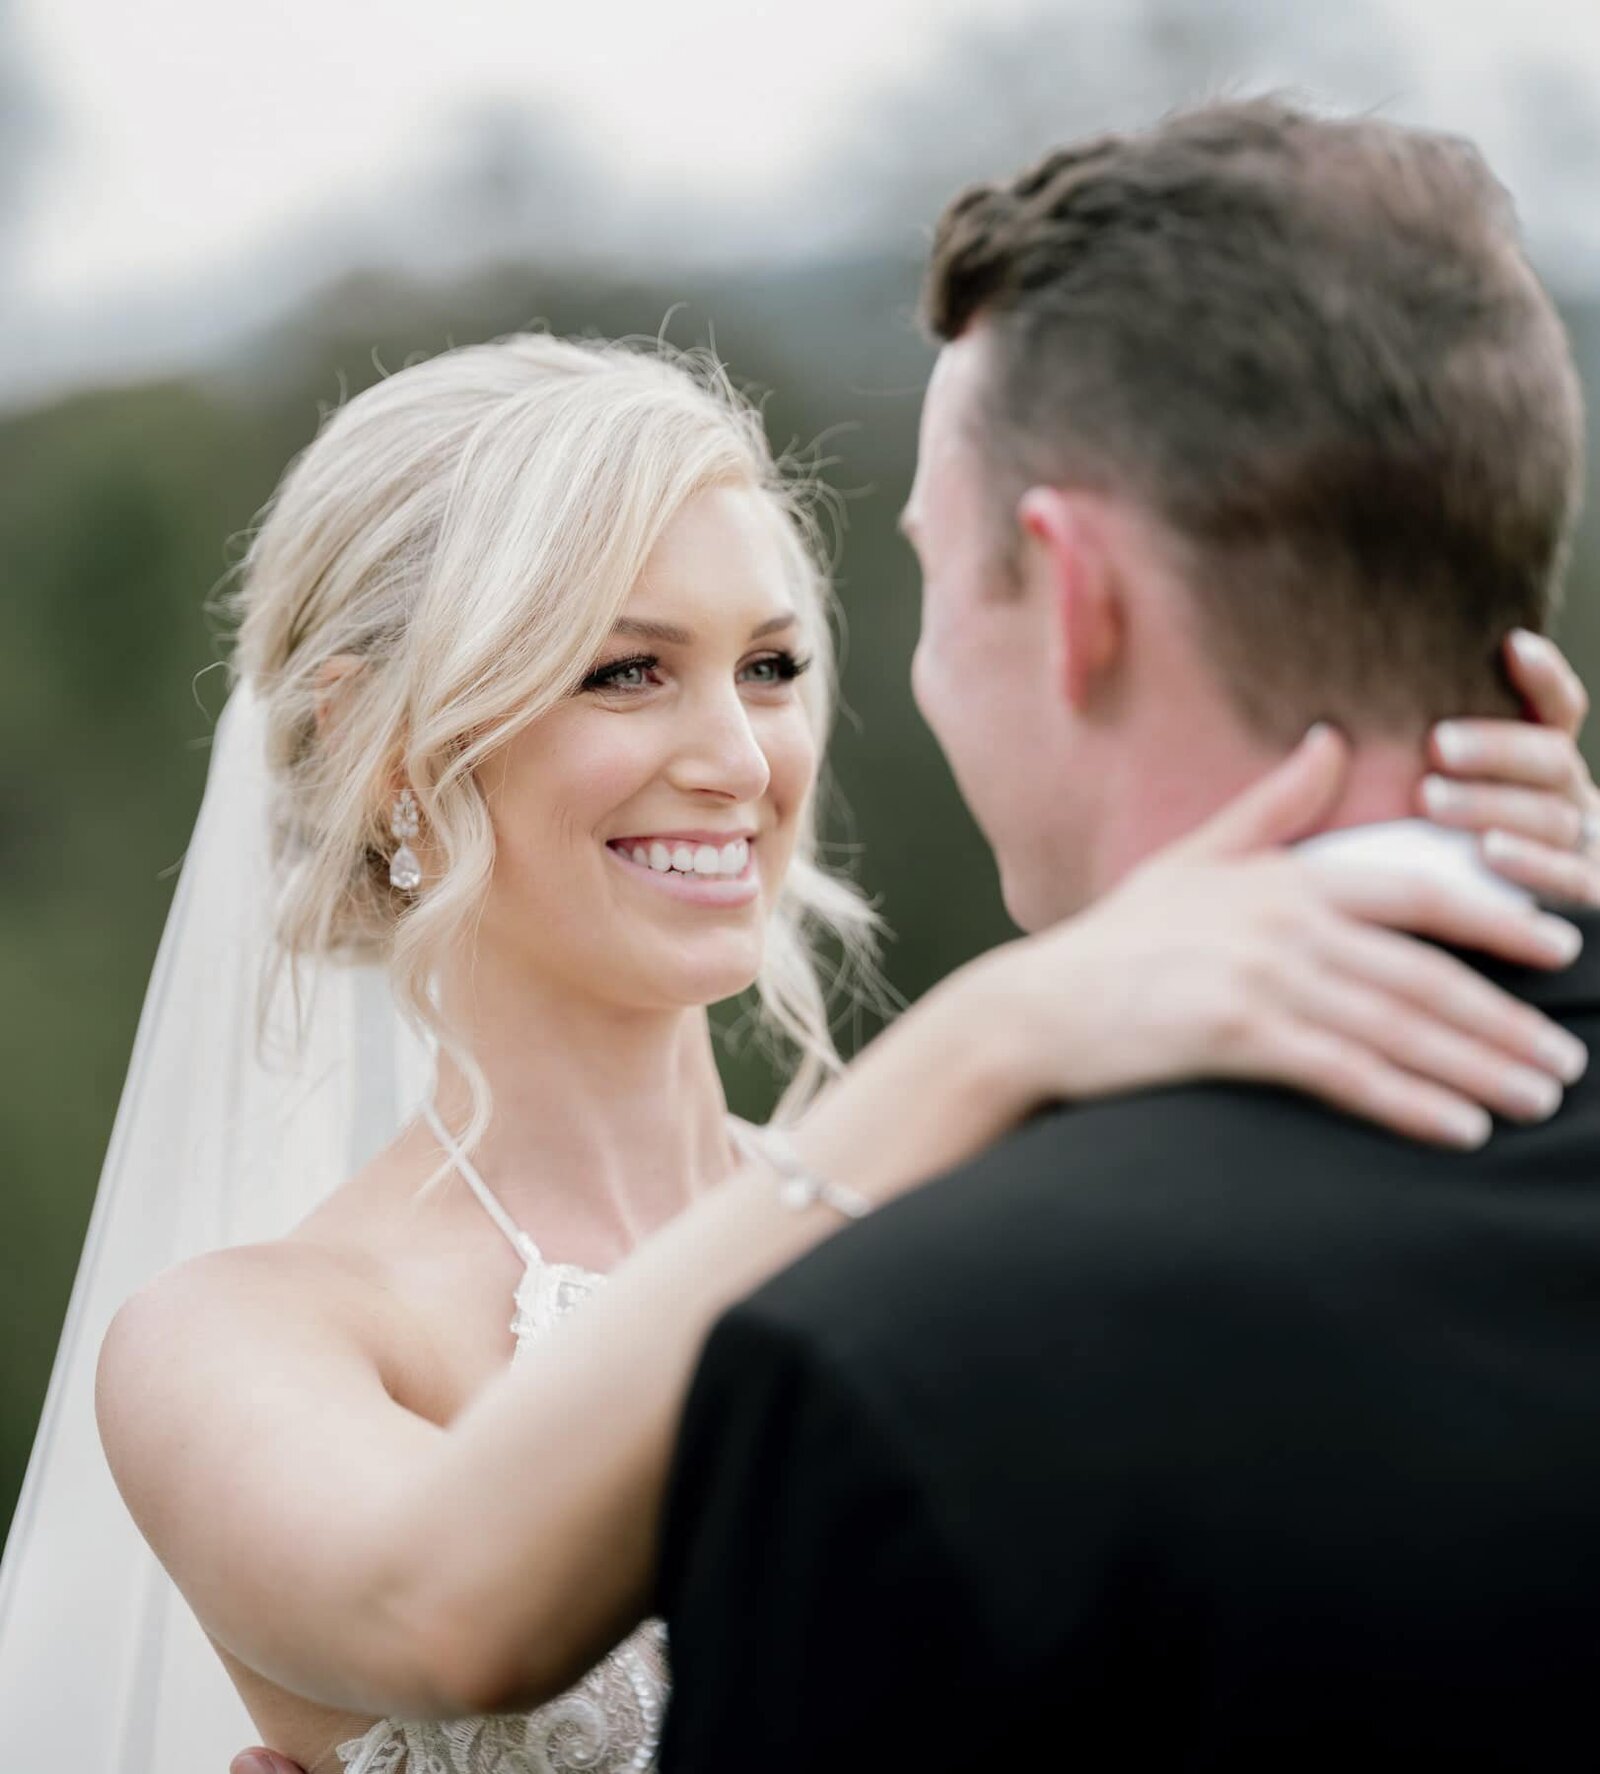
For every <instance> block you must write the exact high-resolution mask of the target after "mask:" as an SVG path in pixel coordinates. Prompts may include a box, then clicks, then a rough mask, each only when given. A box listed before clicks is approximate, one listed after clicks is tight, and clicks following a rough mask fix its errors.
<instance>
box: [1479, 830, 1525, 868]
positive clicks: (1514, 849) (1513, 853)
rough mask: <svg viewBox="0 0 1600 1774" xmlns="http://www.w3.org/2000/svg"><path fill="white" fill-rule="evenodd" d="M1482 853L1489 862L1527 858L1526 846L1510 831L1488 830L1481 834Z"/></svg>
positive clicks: (1514, 860)
mask: <svg viewBox="0 0 1600 1774" xmlns="http://www.w3.org/2000/svg"><path fill="white" fill-rule="evenodd" d="M1483 853H1484V855H1485V856H1487V857H1488V858H1489V860H1490V862H1516V861H1518V860H1519V859H1520V860H1523V861H1525V860H1526V859H1527V854H1528V847H1527V845H1526V844H1524V843H1523V842H1522V840H1521V839H1520V838H1514V837H1512V835H1511V834H1510V832H1502V831H1489V832H1485V833H1484V834H1483Z"/></svg>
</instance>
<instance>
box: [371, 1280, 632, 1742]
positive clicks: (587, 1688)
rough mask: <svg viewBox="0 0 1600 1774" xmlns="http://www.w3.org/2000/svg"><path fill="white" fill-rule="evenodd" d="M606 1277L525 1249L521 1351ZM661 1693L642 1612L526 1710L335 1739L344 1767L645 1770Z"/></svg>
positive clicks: (518, 1324)
mask: <svg viewBox="0 0 1600 1774" xmlns="http://www.w3.org/2000/svg"><path fill="white" fill-rule="evenodd" d="M604 1280H605V1277H604V1276H603V1275H597V1274H595V1273H594V1272H593V1271H592V1270H588V1269H580V1268H578V1267H576V1265H574V1264H572V1263H547V1262H545V1261H544V1260H543V1258H541V1257H537V1256H530V1257H529V1261H528V1266H527V1269H526V1271H525V1272H524V1274H523V1277H522V1282H521V1284H520V1285H519V1287H518V1288H517V1297H516V1313H515V1316H514V1317H513V1318H512V1320H511V1329H512V1331H513V1332H514V1333H515V1335H516V1339H517V1347H516V1352H515V1354H513V1356H512V1361H513V1362H515V1361H516V1359H517V1357H518V1356H520V1355H521V1353H522V1351H523V1350H524V1349H526V1348H527V1347H528V1346H529V1345H530V1344H531V1343H532V1342H533V1341H535V1339H536V1338H538V1337H539V1336H540V1335H541V1334H542V1333H543V1332H544V1331H546V1330H548V1329H549V1327H550V1326H551V1325H552V1324H554V1323H555V1322H556V1320H557V1319H558V1318H560V1317H562V1316H563V1315H564V1314H565V1313H567V1312H570V1311H571V1310H572V1309H573V1308H574V1307H575V1306H578V1305H581V1304H582V1302H583V1301H584V1300H586V1299H588V1298H589V1296H590V1295H591V1294H592V1293H594V1292H595V1290H596V1289H597V1288H598V1287H600V1286H601V1284H602V1283H603V1282H604ZM666 1700H667V1633H666V1628H665V1626H663V1624H662V1623H661V1622H660V1621H659V1620H647V1621H646V1622H645V1623H644V1625H643V1626H641V1627H640V1628H639V1629H638V1631H637V1632H635V1633H634V1634H633V1635H632V1637H630V1638H628V1639H625V1640H624V1641H623V1642H622V1643H621V1644H620V1645H618V1646H617V1647H616V1649H615V1650H613V1651H610V1652H608V1653H607V1655H606V1656H605V1657H603V1658H602V1659H601V1660H600V1662H599V1663H597V1664H596V1665H595V1666H594V1668H593V1669H591V1670H590V1671H589V1673H588V1674H587V1675H586V1676H585V1677H584V1678H583V1680H582V1681H580V1682H579V1683H578V1684H577V1686H576V1687H573V1688H569V1689H568V1690H567V1692H566V1693H565V1694H562V1695H561V1696H560V1697H559V1698H557V1699H555V1700H552V1701H550V1702H549V1703H548V1704H547V1705H545V1706H541V1707H538V1708H536V1709H535V1710H534V1711H533V1712H531V1713H494V1714H489V1715H485V1716H483V1717H480V1718H470V1719H449V1720H442V1721H434V1720H428V1721H425V1722H422V1723H413V1722H409V1721H406V1720H403V1719H380V1720H379V1721H378V1722H377V1723H376V1724H375V1725H373V1726H372V1728H371V1729H370V1730H369V1731H368V1732H367V1734H366V1735H365V1736H364V1737H353V1738H351V1739H350V1740H349V1741H348V1742H346V1743H341V1744H340V1745H339V1746H338V1756H339V1760H340V1762H341V1764H342V1765H343V1769H344V1774H647V1771H648V1770H653V1769H654V1767H655V1756H656V1745H657V1743H658V1741H659V1739H660V1735H661V1720H662V1715H663V1713H664V1712H665V1710H666Z"/></svg>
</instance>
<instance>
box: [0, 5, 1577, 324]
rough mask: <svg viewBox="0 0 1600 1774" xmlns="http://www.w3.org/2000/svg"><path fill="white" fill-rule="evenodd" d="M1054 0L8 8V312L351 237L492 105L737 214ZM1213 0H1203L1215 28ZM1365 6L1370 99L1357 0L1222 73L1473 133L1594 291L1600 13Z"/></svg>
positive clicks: (155, 292) (1294, 10) (1302, 19)
mask: <svg viewBox="0 0 1600 1774" xmlns="http://www.w3.org/2000/svg"><path fill="white" fill-rule="evenodd" d="M1040 3H1041V0H802V3H801V4H793V3H791V4H786V5H782V6H776V5H768V4H763V3H762V0H676V3H674V0H606V3H605V4H603V5H595V4H584V3H583V0H561V3H560V4H558V5H554V6H548V5H546V4H543V3H542V0H249V3H243V4H241V3H240V0H10V9H11V16H12V23H13V28H14V33H15V35H16V36H17V38H18V39H19V47H20V50H21V55H22V62H23V72H24V74H25V75H26V76H27V77H28V79H29V80H30V81H31V84H32V85H33V87H34V89H35V91H36V95H37V98H38V100H39V103H40V109H41V112H42V114H43V116H44V117H45V119H46V129H47V133H46V135H45V137H44V141H43V146H42V147H41V149H40V151H39V155H38V158H37V160H36V162H35V163H34V166H33V171H32V176H31V178H30V180H29V184H28V197H27V203H26V207H25V209H24V211H23V213H22V216H21V219H20V223H19V229H20V232H19V235H18V236H17V237H16V238H15V239H14V240H13V242H12V243H11V247H10V252H9V254H8V259H9V265H8V270H9V275H10V278H11V290H10V296H11V301H12V304H13V305H14V306H15V307H17V308H19V309H20V310H21V311H23V314H24V318H25V319H26V316H27V315H28V314H30V313H31V314H32V315H33V316H34V317H36V318H37V317H38V316H40V315H45V316H53V317H54V321H55V323H56V324H57V325H58V326H59V325H61V324H62V323H63V321H64V318H65V317H66V316H68V315H72V314H74V313H76V314H78V315H80V316H81V315H82V314H84V313H86V312H88V311H89V310H91V309H98V310H99V311H100V312H102V313H104V312H105V311H106V305H107V304H108V303H111V302H115V303H118V304H126V306H127V311H128V312H130V313H131V312H133V311H134V310H136V309H138V308H139V307H140V306H141V304H142V305H143V307H144V309H145V310H146V312H148V311H149V310H150V309H151V308H152V307H155V306H159V304H160V303H161V302H162V301H163V300H166V299H167V297H166V296H164V295H163V292H172V291H178V292H181V291H184V290H188V291H189V292H190V293H191V295H192V294H193V292H194V291H195V290H196V289H197V288H202V287H204V286H206V285H207V284H208V282H209V281H213V280H218V279H222V280H224V281H225V280H226V279H227V278H229V277H232V278H233V279H234V280H235V287H236V288H237V287H241V286H247V285H248V284H249V283H250V281H251V279H252V278H253V277H255V276H256V269H257V268H258V267H260V266H263V265H271V264H272V263H273V262H274V259H273V255H274V253H275V252H279V248H280V246H281V245H282V243H286V242H292V241H293V240H294V239H295V238H296V236H297V234H303V233H305V231H306V230H308V229H311V228H314V227H315V225H316V223H317V220H318V218H319V217H329V216H331V217H335V218H341V219H340V220H338V221H335V222H334V223H332V224H330V227H331V229H332V231H333V232H334V233H335V235H337V233H338V230H339V229H340V228H342V227H344V226H345V225H346V223H345V220H344V219H343V218H349V217H351V216H353V215H355V214H356V213H357V212H358V211H359V210H360V209H361V207H362V206H363V205H365V206H366V210H367V213H369V214H373V213H376V212H378V211H380V210H381V207H382V205H383V204H384V203H386V202H387V203H389V204H391V205H393V206H398V205H400V204H401V203H402V201H403V193H405V192H406V191H407V190H408V189H409V188H411V185H412V184H414V183H417V182H420V181H421V180H422V179H423V178H424V177H425V176H426V173H427V169H429V168H430V167H435V168H436V167H437V165H438V163H439V161H440V159H441V157H442V155H444V154H445V152H446V151H447V147H448V143H449V141H450V139H451V131H452V129H456V130H459V129H460V128H461V127H462V124H463V120H464V119H465V118H467V117H468V116H470V115H471V114H472V113H473V112H474V111H475V110H479V109H481V108H483V107H484V106H485V105H487V104H490V103H493V102H495V101H501V102H506V103H509V104H510V105H512V106H514V107H516V108H517V110H518V111H519V113H520V114H523V115H526V116H528V117H531V118H534V119H536V120H537V121H539V122H541V123H543V124H545V125H547V126H548V127H549V129H550V130H551V131H552V132H553V133H554V135H555V136H556V137H558V138H563V139H567V140H570V141H571V142H572V143H573V144H574V145H575V147H576V148H577V149H578V150H579V151H580V152H581V153H582V154H583V155H584V156H585V157H587V158H589V159H591V160H592V161H594V162H595V163H597V164H598V165H599V166H600V167H602V168H603V169H605V170H606V171H608V172H609V173H610V174H611V175H613V176H614V177H615V179H616V180H617V181H618V183H619V185H621V186H623V187H632V188H634V189H635V190H637V189H638V188H640V187H641V186H649V187H651V188H653V189H655V190H657V191H659V192H661V193H662V194H663V195H670V196H673V197H682V196H685V195H688V196H698V197H700V198H702V199H703V200H705V201H706V202H709V203H711V204H714V205H719V206H722V207H723V208H724V209H725V211H726V214H727V215H728V216H730V217H737V216H738V214H739V212H740V210H741V208H743V207H748V206H751V205H755V204H767V205H771V204H775V203H777V202H779V201H780V198H781V194H782V193H784V192H785V191H786V190H787V189H788V188H790V182H791V181H793V185H794V188H799V186H800V183H801V179H802V175H803V174H804V172H805V170H806V168H807V167H808V166H810V165H813V164H814V163H816V162H817V161H818V160H820V159H821V158H823V157H824V156H825V155H826V153H827V152H828V151H829V150H830V149H833V148H835V147H836V146H837V144H838V142H839V141H840V140H841V139H849V137H850V134H851V131H852V129H853V128H855V127H857V126H858V124H859V119H860V116H861V113H862V108H863V107H864V106H867V105H869V104H870V102H871V98H872V95H873V94H874V93H875V92H881V91H883V90H884V89H886V88H888V87H892V86H897V85H901V86H903V85H915V83H916V81H917V78H918V76H919V74H921V75H926V73H927V71H928V70H929V69H930V68H931V67H932V66H934V65H935V63H936V62H937V60H938V58H939V56H940V54H941V53H942V52H944V51H945V50H946V48H947V44H948V40H949V37H950V34H951V33H952V31H955V30H959V29H961V28H963V27H964V26H966V27H970V26H971V24H972V23H973V21H975V20H976V19H978V18H979V17H985V18H988V19H991V20H996V19H997V20H1001V21H1003V20H1005V19H1006V18H1007V17H1008V16H1010V17H1022V16H1025V15H1027V14H1029V13H1030V12H1036V11H1037V10H1038V7H1039V5H1040ZM1044 3H1046V4H1049V5H1050V10H1051V12H1052V14H1053V16H1054V17H1055V18H1056V19H1057V20H1061V19H1066V20H1068V21H1070V25H1071V28H1073V29H1075V28H1076V21H1077V20H1078V19H1079V18H1081V19H1082V21H1083V30H1084V32H1085V44H1084V47H1085V66H1087V65H1089V64H1091V63H1092V62H1093V55H1092V51H1093V49H1094V47H1095V42H1096V40H1097V39H1098V38H1102V37H1105V36H1106V35H1107V34H1108V33H1110V32H1111V31H1112V30H1113V29H1114V27H1113V25H1112V24H1111V22H1110V21H1113V20H1116V21H1118V22H1119V23H1120V22H1121V21H1125V20H1126V19H1127V18H1128V17H1129V16H1130V8H1131V6H1132V3H1133V0H1044ZM1207 4H1208V0H1193V10H1194V13H1195V14H1196V15H1197V16H1198V17H1200V18H1201V19H1202V20H1203V19H1204V18H1205V16H1206V6H1207ZM1370 5H1371V12H1372V15H1373V17H1374V19H1375V21H1376V24H1377V34H1378V35H1379V36H1380V37H1381V38H1382V44H1381V46H1380V49H1379V51H1378V53H1377V55H1376V57H1375V68H1376V71H1375V72H1374V71H1373V67H1372V65H1371V64H1369V68H1368V71H1367V72H1366V73H1364V74H1363V76H1362V78H1363V80H1364V81H1369V80H1370V81H1375V82H1376V83H1377V89H1376V90H1370V91H1368V90H1363V91H1361V92H1354V93H1353V92H1342V93H1341V92H1331V93H1330V92H1326V91H1322V90H1320V89H1321V88H1323V87H1324V86H1325V85H1326V82H1324V81H1323V79H1322V78H1321V76H1322V73H1323V71H1324V70H1323V69H1322V68H1321V67H1320V66H1319V60H1318V58H1319V54H1320V53H1321V52H1320V50H1319V44H1320V43H1321V42H1322V41H1323V39H1324V38H1326V37H1327V36H1328V34H1329V33H1330V32H1331V31H1332V30H1333V27H1334V26H1335V25H1336V24H1337V23H1339V22H1340V20H1341V19H1342V20H1343V21H1344V23H1345V25H1346V27H1348V22H1349V19H1350V18H1351V17H1352V16H1355V17H1359V16H1361V15H1360V14H1359V13H1356V12H1355V11H1354V9H1353V7H1351V6H1347V5H1341V6H1340V7H1339V11H1338V13H1336V14H1328V13H1322V14H1320V16H1319V12H1318V9H1316V8H1312V7H1304V8H1302V7H1299V6H1298V5H1297V4H1296V0H1281V7H1278V6H1275V5H1274V4H1273V0H1260V10H1261V13H1262V17H1263V19H1264V20H1266V21H1269V22H1271V28H1268V29H1264V31H1263V33H1262V39H1263V40H1262V45H1261V54H1260V57H1259V59H1258V61H1257V63H1256V65H1254V66H1252V67H1249V68H1240V69H1237V70H1231V69H1230V70H1228V72H1230V73H1234V74H1237V76H1238V77H1239V78H1240V79H1242V80H1244V81H1245V82H1247V83H1252V84H1257V83H1263V82H1265V81H1283V82H1288V83H1291V84H1293V85H1295V86H1297V87H1299V88H1300V89H1302V90H1305V91H1307V92H1309V93H1310V94H1311V95H1312V96H1318V97H1327V98H1331V99H1334V100H1336V101H1338V102H1342V103H1351V102H1355V103H1367V104H1376V105H1379V106H1381V108H1382V109H1383V110H1384V111H1385V112H1386V113H1388V114H1390V115H1394V116H1397V117H1400V118H1402V119H1406V120H1410V121H1417V122H1423V123H1428V124H1431V125H1434V126H1444V127H1449V128H1452V129H1456V130H1460V131H1462V132H1463V133H1466V134H1470V135H1472V136H1474V137H1476V138H1477V139H1478V140H1479V141H1480V142H1481V143H1482V145H1483V146H1484V148H1485V150H1486V151H1487V152H1488V154H1489V156H1490V159H1491V161H1493V162H1494V164H1495V165H1496V167H1497V169H1498V170H1500V171H1501V173H1502V176H1504V177H1505V178H1506V179H1507V181H1508V182H1509V183H1510V184H1511V185H1512V188H1513V190H1514V191H1515V192H1516V193H1517V196H1518V198H1519V201H1520V203H1521V206H1522V209H1523V213H1524V216H1525V218H1526V219H1527V221H1528V223H1529V227H1530V233H1531V235H1532V236H1533V239H1534V243H1535V246H1536V248H1539V249H1542V250H1543V251H1544V252H1545V253H1546V254H1547V255H1550V256H1555V255H1557V254H1559V256H1560V257H1561V258H1562V260H1563V263H1564V265H1565V266H1566V267H1567V269H1568V271H1569V273H1570V275H1569V279H1568V280H1569V281H1582V282H1588V283H1590V284H1592V285H1593V286H1594V287H1600V227H1597V225H1596V223H1595V221H1594V218H1593V214H1592V204H1593V192H1594V190H1595V188H1596V179H1597V178H1600V134H1597V129H1600V124H1597V120H1600V0H1370ZM3 10H4V4H3V0H0V12H3ZM1280 20H1281V21H1283V23H1282V27H1281V29H1282V43H1281V45H1280V44H1279V43H1278V42H1277V37H1278V26H1277V24H1276V21H1280ZM1346 36H1347V37H1348V28H1347V29H1346ZM1390 44H1392V45H1393V53H1392V56H1391V53H1390V49H1389V45H1390ZM1391 60H1392V63H1393V79H1392V82H1390V81H1389V80H1388V75H1389V72H1390V62H1391ZM1170 96H1171V97H1173V98H1177V97H1183V96H1194V95H1183V94H1173V95H1170ZM324 247H326V241H324ZM279 256H280V257H282V258H284V259H287V258H288V257H289V256H290V255H289V254H288V253H287V252H286V251H284V252H280V253H279ZM71 324H72V327H73V328H74V329H75V330H77V331H79V333H80V335H81V331H82V327H81V320H77V321H74V322H72V323H71ZM25 336H26V327H25V326H24V327H23V328H21V329H20V330H18V331H16V332H15V333H14V338H15V339H18V340H21V339H23V338H25ZM30 349H31V347H30Z"/></svg>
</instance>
